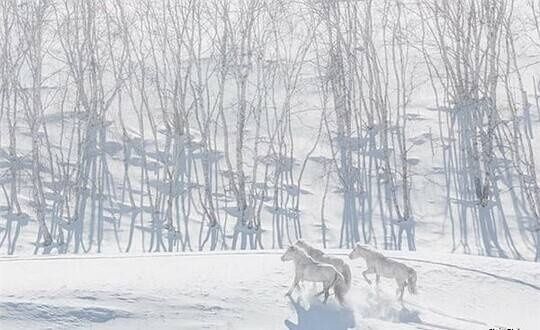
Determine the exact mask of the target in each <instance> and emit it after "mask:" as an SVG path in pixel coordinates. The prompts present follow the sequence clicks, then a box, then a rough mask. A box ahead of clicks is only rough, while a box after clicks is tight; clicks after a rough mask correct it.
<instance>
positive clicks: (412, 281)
mask: <svg viewBox="0 0 540 330" xmlns="http://www.w3.org/2000/svg"><path fill="white" fill-rule="evenodd" d="M407 288H409V293H410V294H417V293H418V290H417V289H416V271H415V270H414V269H412V268H411V269H410V270H409V278H407Z"/></svg>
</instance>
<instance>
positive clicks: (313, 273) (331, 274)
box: [281, 245, 345, 304]
mask: <svg viewBox="0 0 540 330" xmlns="http://www.w3.org/2000/svg"><path fill="white" fill-rule="evenodd" d="M289 260H292V261H293V262H294V280H293V283H292V285H291V288H290V289H289V291H287V294H286V295H287V296H290V295H291V294H292V292H293V290H294V289H295V288H296V287H297V286H298V283H299V282H300V281H307V282H322V283H323V291H322V292H321V294H322V293H324V302H325V303H326V301H327V300H328V296H329V295H330V288H334V292H335V294H336V298H337V300H338V301H339V303H340V304H344V301H345V299H344V297H343V295H342V292H341V290H339V289H337V290H336V285H337V284H338V283H340V282H344V278H343V275H341V273H340V272H339V271H338V270H337V269H336V268H335V267H334V266H332V265H328V264H321V263H319V262H317V261H315V260H313V258H311V257H310V256H308V255H307V254H306V253H305V252H304V251H302V250H301V249H299V248H298V247H296V246H294V245H291V246H290V247H289V248H288V249H287V250H286V251H285V253H284V254H283V255H282V256H281V261H289Z"/></svg>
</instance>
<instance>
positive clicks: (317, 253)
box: [295, 239, 351, 294]
mask: <svg viewBox="0 0 540 330" xmlns="http://www.w3.org/2000/svg"><path fill="white" fill-rule="evenodd" d="M295 245H296V246H298V247H301V248H302V249H304V251H306V253H307V254H308V255H309V256H310V257H312V258H313V260H315V261H317V262H320V263H323V264H329V265H332V266H334V267H335V268H336V269H337V270H338V272H340V273H341V275H343V279H344V282H343V283H341V282H340V283H338V284H337V285H340V286H342V287H341V288H340V290H341V292H343V294H345V293H347V292H348V291H349V290H350V288H351V267H349V265H348V264H347V263H346V262H345V261H343V260H342V259H340V258H337V257H332V256H329V255H326V254H324V252H322V251H321V250H319V249H317V248H315V247H313V246H311V245H309V243H307V242H306V241H304V240H302V239H299V240H298V241H296V243H295Z"/></svg>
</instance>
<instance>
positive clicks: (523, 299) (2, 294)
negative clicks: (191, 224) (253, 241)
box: [0, 250, 540, 330]
mask: <svg viewBox="0 0 540 330" xmlns="http://www.w3.org/2000/svg"><path fill="white" fill-rule="evenodd" d="M280 253H281V252H280V251H263V252H253V253H249V252H248V253H245V252H243V253H231V252H220V253H191V254H182V255H180V254H158V255H123V256H50V257H4V258H0V328H2V329H34V328H39V329H44V328H50V329H67V328H70V329H71V328H92V329H165V328H166V329H310V330H317V329H321V330H322V329H351V328H352V329H414V328H418V329H489V328H492V327H505V328H506V327H509V328H512V327H513V328H520V329H535V328H537V326H538V306H540V265H539V264H535V263H532V262H523V261H513V260H504V259H496V258H486V257H473V256H465V255H448V254H429V255H427V254H421V253H404V252H394V253H390V252H389V253H387V255H389V256H390V257H393V258H396V259H398V260H400V261H402V262H404V263H406V264H408V265H410V266H412V267H414V268H415V269H416V270H417V272H418V289H419V294H418V295H417V296H410V295H408V294H406V295H405V302H404V305H403V306H401V305H400V304H399V303H398V301H397V300H396V298H395V297H394V290H395V284H394V283H393V282H392V281H390V280H388V279H383V280H382V283H381V286H380V288H379V290H377V289H376V288H375V287H369V286H368V285H367V283H366V282H365V281H364V279H363V278H362V277H361V271H362V270H363V268H364V263H363V261H356V260H355V261H352V262H351V261H349V260H348V262H349V263H350V264H351V266H352V271H353V289H352V290H351V291H350V292H349V294H348V295H347V299H348V302H349V306H350V307H349V308H343V307H340V306H339V305H338V304H337V302H336V301H335V300H334V299H333V298H331V299H330V300H329V303H328V304H327V305H324V304H322V303H321V302H320V301H318V300H317V299H316V298H313V297H312V296H313V294H314V292H315V291H316V288H315V287H313V286H312V285H311V284H309V283H305V284H304V285H303V288H302V290H297V291H295V293H294V294H293V296H292V298H287V297H285V296H284V294H285V292H286V291H287V288H288V286H289V285H290V282H291V280H292V274H293V265H292V264H290V263H283V262H281V261H280V259H279V256H280ZM333 253H334V254H337V255H339V256H341V257H343V258H345V253H346V251H343V250H342V251H333Z"/></svg>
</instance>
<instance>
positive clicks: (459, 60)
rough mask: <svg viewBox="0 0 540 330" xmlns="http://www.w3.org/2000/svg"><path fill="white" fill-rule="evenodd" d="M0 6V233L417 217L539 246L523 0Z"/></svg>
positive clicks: (96, 247) (354, 225)
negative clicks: (430, 212) (426, 212)
mask: <svg viewBox="0 0 540 330" xmlns="http://www.w3.org/2000/svg"><path fill="white" fill-rule="evenodd" d="M0 17H1V18H0V217H1V218H0V253H1V254H17V253H22V252H24V251H26V250H28V251H30V253H39V254H42V253H89V252H92V253H95V252H97V253H99V252H110V253H118V252H143V251H144V252H159V251H161V252H164V251H198V250H221V249H269V248H283V247H286V246H287V245H288V244H289V243H290V242H291V241H295V240H296V239H298V238H301V237H305V236H306V235H311V238H312V239H313V240H316V241H318V242H320V244H321V246H324V247H328V248H336V247H344V248H345V247H346V248H349V247H351V246H352V244H354V243H355V242H357V241H360V242H362V243H367V244H372V245H375V246H378V247H380V248H384V249H408V250H415V249H417V247H418V248H419V249H420V248H421V247H422V241H423V240H428V239H438V238H433V237H438V236H433V235H431V236H429V237H428V236H427V234H426V237H425V238H424V239H423V238H422V237H421V233H422V231H421V228H420V227H419V226H420V224H421V223H423V222H424V221H428V222H430V223H432V224H433V223H435V224H439V227H440V224H443V223H444V224H445V225H444V235H446V236H443V237H446V241H447V242H448V244H447V245H446V248H447V251H456V252H460V253H473V254H482V255H489V256H498V257H508V258H524V259H528V260H536V261H540V187H539V179H538V178H537V174H536V173H537V171H538V170H540V166H539V165H537V164H535V161H536V162H538V161H540V156H539V154H540V148H539V146H540V140H539V139H538V138H537V135H538V134H540V131H538V127H540V123H539V120H540V106H539V102H540V96H539V94H540V82H539V80H540V69H539V65H538V63H540V1H538V0H531V1H528V0H523V1H510V0H508V1H506V0H463V1H442V0H441V1H440V0H415V1H399V0H397V1H396V0H382V1H373V0H363V1H345V0H344V1H339V0H329V1H320V0H319V1H317V0H300V1H285V0H207V1H196V0H178V1H173V0H161V1H159V0H155V1H142V0H135V1H125V0H111V1H106V0H40V1H38V0H35V1H32V0H0ZM421 119H423V120H421ZM427 122H429V124H427ZM413 154H414V155H413ZM413 156H414V157H413ZM422 165H423V166H422ZM308 181H309V182H310V183H309V186H307V182H308ZM418 182H423V184H422V187H424V186H425V185H433V186H437V187H439V188H438V189H439V190H438V191H439V194H440V196H439V197H438V199H437V200H436V203H435V204H434V205H431V204H429V206H428V203H427V201H428V200H429V199H430V198H432V197H433V196H431V195H432V194H431V193H430V192H428V191H426V190H425V189H423V188H422V187H420V186H418ZM427 207H430V208H434V209H437V210H439V214H440V216H439V217H438V218H435V219H419V218H418V217H417V214H418V212H419V211H420V210H422V209H424V208H427ZM306 210H309V211H310V212H309V215H308V214H306ZM426 233H427V229H426Z"/></svg>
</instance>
